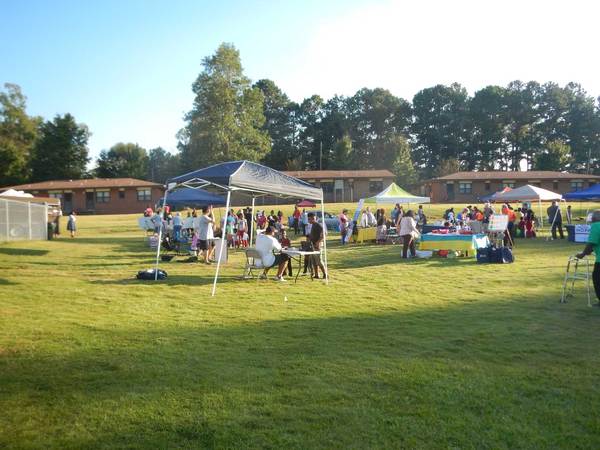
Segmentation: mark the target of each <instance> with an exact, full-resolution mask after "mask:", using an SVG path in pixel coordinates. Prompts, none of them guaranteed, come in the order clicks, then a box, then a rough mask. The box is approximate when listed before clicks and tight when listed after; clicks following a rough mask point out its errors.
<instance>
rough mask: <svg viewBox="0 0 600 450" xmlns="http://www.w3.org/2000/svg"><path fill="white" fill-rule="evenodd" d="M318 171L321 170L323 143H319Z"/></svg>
mask: <svg viewBox="0 0 600 450" xmlns="http://www.w3.org/2000/svg"><path fill="white" fill-rule="evenodd" d="M319 144H320V145H319V170H323V141H319Z"/></svg>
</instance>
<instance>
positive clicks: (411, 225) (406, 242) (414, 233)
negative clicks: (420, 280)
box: [398, 210, 420, 259]
mask: <svg viewBox="0 0 600 450" xmlns="http://www.w3.org/2000/svg"><path fill="white" fill-rule="evenodd" d="M398 235H399V236H400V237H401V238H402V243H403V246H402V258H404V259H406V258H408V251H409V250H410V256H411V257H413V258H414V257H415V256H417V250H416V248H415V240H416V239H417V238H418V237H419V235H420V233H419V230H417V222H415V219H414V213H413V212H412V210H408V211H407V212H406V214H405V215H404V217H402V219H400V229H399V231H398Z"/></svg>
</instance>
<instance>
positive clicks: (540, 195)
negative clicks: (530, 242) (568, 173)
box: [493, 184, 563, 226]
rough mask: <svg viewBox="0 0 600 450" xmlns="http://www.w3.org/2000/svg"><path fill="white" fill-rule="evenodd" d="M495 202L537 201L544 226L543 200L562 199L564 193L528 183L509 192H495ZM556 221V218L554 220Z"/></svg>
mask: <svg viewBox="0 0 600 450" xmlns="http://www.w3.org/2000/svg"><path fill="white" fill-rule="evenodd" d="M493 199H494V201H495V202H526V201H537V202H538V205H539V208H540V221H541V223H542V226H543V224H544V219H543V217H544V215H543V213H542V202H547V201H553V200H562V199H563V198H562V195H560V194H557V193H556V192H552V191H549V190H547V189H542V188H540V187H537V186H532V185H530V184H527V185H525V186H521V187H518V188H516V189H512V190H510V191H507V192H499V193H497V194H494V197H493ZM553 222H554V220H553Z"/></svg>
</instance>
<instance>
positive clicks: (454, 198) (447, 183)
mask: <svg viewBox="0 0 600 450" xmlns="http://www.w3.org/2000/svg"><path fill="white" fill-rule="evenodd" d="M596 183H600V176H598V175H585V174H579V173H567V172H550V171H541V170H533V171H528V172H501V171H497V172H456V173H453V174H450V175H446V176H443V177H439V178H435V179H432V180H427V181H425V182H424V183H423V184H422V186H421V194H422V195H427V196H429V197H431V202H432V203H444V202H458V203H470V202H476V201H478V200H480V199H481V197H484V196H487V195H490V194H493V193H494V192H498V191H501V190H502V189H504V188H505V187H510V188H516V187H520V186H525V185H526V184H530V185H532V186H537V187H541V188H544V189H548V190H550V191H553V192H558V193H560V194H565V193H567V192H572V191H576V190H581V189H586V188H588V187H590V186H592V185H594V184H596Z"/></svg>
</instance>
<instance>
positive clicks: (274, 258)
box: [256, 226, 290, 281]
mask: <svg viewBox="0 0 600 450" xmlns="http://www.w3.org/2000/svg"><path fill="white" fill-rule="evenodd" d="M273 234H274V230H273V227H272V226H268V227H267V228H266V229H265V232H264V233H261V234H259V235H258V237H257V238H256V250H257V251H258V253H260V259H261V260H262V262H263V267H264V268H265V272H264V274H263V275H264V277H266V276H267V272H268V271H269V269H270V268H271V267H274V266H277V276H276V277H275V281H285V279H284V278H283V272H285V269H286V268H287V263H288V260H289V259H290V257H289V256H288V255H286V254H284V253H278V254H274V253H273V251H278V252H281V244H280V243H279V241H278V240H277V239H275V237H274V236H273Z"/></svg>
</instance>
